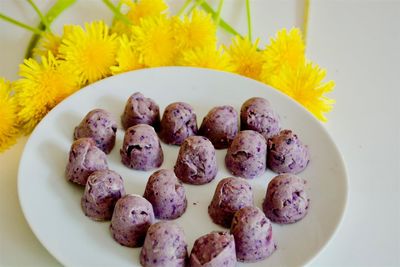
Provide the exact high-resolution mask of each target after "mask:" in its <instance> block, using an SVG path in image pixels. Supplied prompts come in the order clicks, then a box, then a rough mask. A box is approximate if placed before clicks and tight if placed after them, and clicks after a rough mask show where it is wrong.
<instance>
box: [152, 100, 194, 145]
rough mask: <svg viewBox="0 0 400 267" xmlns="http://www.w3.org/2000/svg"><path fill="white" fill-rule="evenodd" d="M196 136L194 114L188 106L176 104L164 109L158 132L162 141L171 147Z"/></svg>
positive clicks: (181, 103) (180, 103)
mask: <svg viewBox="0 0 400 267" xmlns="http://www.w3.org/2000/svg"><path fill="white" fill-rule="evenodd" d="M196 134H197V118H196V113H195V112H194V110H193V108H192V107H191V106H190V105H189V104H186V103H183V102H176V103H172V104H169V105H168V106H167V107H166V108H165V110H164V114H163V117H162V119H161V125H160V132H159V136H160V139H161V140H162V141H164V142H165V143H167V144H171V145H180V144H182V143H183V141H184V140H185V139H186V138H187V137H189V136H192V135H196Z"/></svg>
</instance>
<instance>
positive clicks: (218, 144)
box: [199, 106, 239, 149]
mask: <svg viewBox="0 0 400 267" xmlns="http://www.w3.org/2000/svg"><path fill="white" fill-rule="evenodd" d="M238 128H239V118H238V113H237V112H236V110H235V109H234V108H233V107H231V106H219V107H215V108H213V109H211V110H210V111H209V112H208V114H207V115H206V116H205V117H204V119H203V122H202V123H201V126H200V130H199V133H200V135H203V136H205V137H207V138H208V139H210V141H211V143H212V144H213V145H214V147H215V148H216V149H223V148H227V147H228V146H229V145H230V143H231V142H232V140H233V138H234V137H235V136H236V134H237V133H238Z"/></svg>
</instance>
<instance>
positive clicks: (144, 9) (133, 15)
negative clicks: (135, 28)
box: [123, 0, 168, 25]
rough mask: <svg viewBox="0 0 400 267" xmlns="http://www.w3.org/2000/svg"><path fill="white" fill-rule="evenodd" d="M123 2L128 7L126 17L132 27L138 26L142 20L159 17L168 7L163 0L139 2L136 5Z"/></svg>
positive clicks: (143, 0)
mask: <svg viewBox="0 0 400 267" xmlns="http://www.w3.org/2000/svg"><path fill="white" fill-rule="evenodd" d="M123 2H124V3H125V4H126V5H128V6H129V7H130V9H129V11H128V13H127V14H126V16H127V17H128V19H129V20H130V21H132V23H133V24H134V25H138V24H139V23H140V20H141V19H143V18H147V17H153V16H158V15H161V14H163V13H164V12H165V11H166V10H167V9H168V5H167V4H166V3H165V2H164V1H163V0H140V1H138V2H137V3H134V2H132V1H131V0H125V1H123Z"/></svg>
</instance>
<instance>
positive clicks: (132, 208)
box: [110, 194, 154, 247]
mask: <svg viewBox="0 0 400 267" xmlns="http://www.w3.org/2000/svg"><path fill="white" fill-rule="evenodd" d="M153 222H154V212H153V207H152V206H151V203H150V202H148V201H147V200H146V199H145V198H143V197H141V196H139V195H130V194H129V195H125V196H123V197H122V198H120V199H119V200H118V201H117V204H116V205H115V208H114V213H113V215H112V218H111V225H110V231H111V234H112V236H113V238H114V239H115V241H117V242H118V243H120V244H121V245H123V246H127V247H141V246H142V245H143V242H144V238H145V237H146V233H147V230H148V229H149V227H150V225H151V224H153Z"/></svg>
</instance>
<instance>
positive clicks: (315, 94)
mask: <svg viewBox="0 0 400 267" xmlns="http://www.w3.org/2000/svg"><path fill="white" fill-rule="evenodd" d="M325 76H326V72H325V70H323V69H321V68H320V67H319V66H318V65H316V64H312V63H306V64H303V65H299V66H298V67H297V68H293V67H290V66H288V65H286V66H283V67H282V70H281V71H280V72H279V74H278V75H275V76H272V77H271V85H272V86H273V87H275V88H276V89H278V90H280V91H282V92H283V93H285V94H287V95H288V96H290V97H292V98H293V99H294V100H296V101H297V102H299V103H300V104H302V105H303V106H304V107H305V108H306V109H308V110H309V111H310V112H311V113H313V114H314V115H315V117H317V118H318V119H320V120H321V121H326V117H325V116H324V113H326V112H329V111H330V110H331V109H332V105H333V104H334V103H335V101H334V100H333V99H330V98H328V97H326V96H324V94H325V93H328V92H330V91H332V89H333V87H334V86H335V83H334V82H333V81H328V82H325V83H324V82H323V79H324V78H325Z"/></svg>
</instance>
